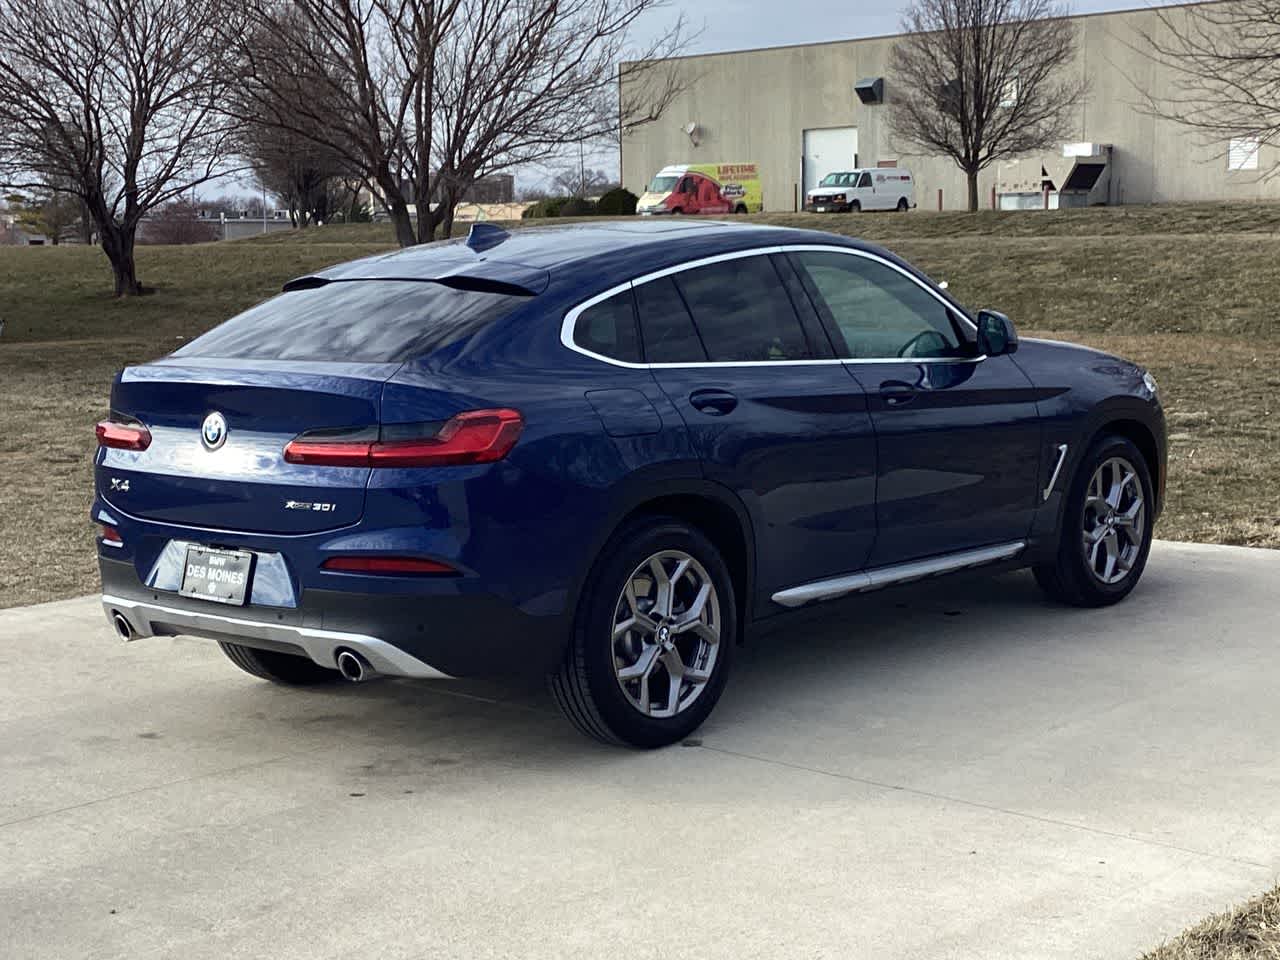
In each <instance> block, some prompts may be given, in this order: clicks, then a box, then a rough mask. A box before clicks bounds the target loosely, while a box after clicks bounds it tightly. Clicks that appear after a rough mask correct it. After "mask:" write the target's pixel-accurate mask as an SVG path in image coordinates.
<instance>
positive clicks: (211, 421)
mask: <svg viewBox="0 0 1280 960" xmlns="http://www.w3.org/2000/svg"><path fill="white" fill-rule="evenodd" d="M200 442H201V443H203V444H204V448H205V449H206V450H217V449H218V448H219V447H220V446H222V445H223V444H224V443H226V442H227V421H226V418H225V417H223V415H222V414H220V413H218V412H217V411H214V412H213V413H211V414H209V415H208V416H207V417H205V418H204V423H203V424H202V425H201V427H200Z"/></svg>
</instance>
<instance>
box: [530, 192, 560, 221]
mask: <svg viewBox="0 0 1280 960" xmlns="http://www.w3.org/2000/svg"><path fill="white" fill-rule="evenodd" d="M566 199H567V198H566V197H547V198H546V199H545V200H539V201H537V202H536V203H533V204H530V205H529V206H528V207H526V208H525V210H524V213H522V214H520V217H521V219H523V220H537V219H540V218H541V217H558V216H560V208H561V207H563V206H564V204H565V201H566Z"/></svg>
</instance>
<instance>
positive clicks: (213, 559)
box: [178, 547, 253, 607]
mask: <svg viewBox="0 0 1280 960" xmlns="http://www.w3.org/2000/svg"><path fill="white" fill-rule="evenodd" d="M252 570H253V554H252V553H248V552H246V551H244V550H215V549H213V548H211V547H187V566H186V569H185V570H183V572H182V586H181V587H179V588H178V593H180V594H181V595H182V596H184V597H196V598H198V599H200V600H212V601H213V602H214V603H230V604H234V605H235V606H238V607H242V606H244V601H245V597H247V596H248V595H249V575H250V574H251V573H252Z"/></svg>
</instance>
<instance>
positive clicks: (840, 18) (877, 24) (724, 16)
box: [645, 0, 1158, 53]
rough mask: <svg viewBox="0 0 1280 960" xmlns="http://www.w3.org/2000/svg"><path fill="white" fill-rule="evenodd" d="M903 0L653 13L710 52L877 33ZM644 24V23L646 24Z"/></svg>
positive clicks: (737, 3) (742, 0) (753, 1)
mask: <svg viewBox="0 0 1280 960" xmlns="http://www.w3.org/2000/svg"><path fill="white" fill-rule="evenodd" d="M907 5H908V0H882V2H878V3H868V2H867V0H852V2H851V0H842V2H832V0H671V3H670V6H669V7H668V8H666V9H665V10H662V11H657V12H655V14H654V17H655V18H661V19H662V20H663V21H667V20H668V18H670V17H671V16H672V15H674V14H675V13H683V14H684V15H685V17H686V18H688V20H689V22H690V23H691V24H692V25H693V26H694V27H695V28H696V27H701V28H702V34H701V35H700V36H699V37H698V39H697V42H696V43H695V44H694V45H693V46H692V48H691V49H690V51H689V52H690V53H715V52H717V51H721V50H742V49H748V48H752V47H776V46H783V45H786V44H792V43H814V42H817V41H821V40H848V39H851V38H853V37H877V36H881V35H883V34H886V33H897V32H898V19H899V15H900V13H901V11H902V10H903V9H904V8H905V7H906V6H907ZM1157 5H1158V4H1155V3H1150V2H1147V0H1111V2H1108V0H1075V2H1069V4H1068V6H1069V8H1070V10H1071V12H1072V13H1099V12H1102V11H1106V10H1130V9H1133V8H1135V7H1146V6H1157ZM645 27H646V28H649V25H648V24H646V25H645Z"/></svg>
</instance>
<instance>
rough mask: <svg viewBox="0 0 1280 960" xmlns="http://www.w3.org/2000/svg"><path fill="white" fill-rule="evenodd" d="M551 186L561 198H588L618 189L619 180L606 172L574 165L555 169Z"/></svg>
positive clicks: (552, 173)
mask: <svg viewBox="0 0 1280 960" xmlns="http://www.w3.org/2000/svg"><path fill="white" fill-rule="evenodd" d="M551 184H552V187H553V189H554V190H555V192H556V194H557V195H559V196H569V197H587V196H591V195H593V194H601V193H604V192H605V191H606V190H609V189H611V188H612V187H616V186H617V185H618V179H617V177H614V176H612V175H611V174H609V173H608V172H607V171H604V170H593V169H592V168H591V167H587V166H577V165H574V166H565V167H557V168H556V169H554V170H553V171H552V172H551Z"/></svg>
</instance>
